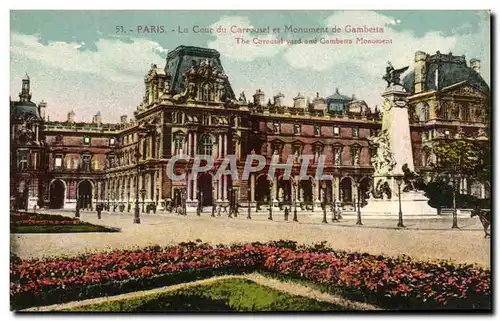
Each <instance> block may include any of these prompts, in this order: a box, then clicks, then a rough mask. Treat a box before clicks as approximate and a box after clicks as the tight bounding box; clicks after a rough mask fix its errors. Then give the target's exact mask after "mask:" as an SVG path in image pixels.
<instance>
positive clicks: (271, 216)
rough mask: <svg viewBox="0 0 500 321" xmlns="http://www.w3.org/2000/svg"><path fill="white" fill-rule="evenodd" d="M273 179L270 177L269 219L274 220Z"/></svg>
mask: <svg viewBox="0 0 500 321" xmlns="http://www.w3.org/2000/svg"><path fill="white" fill-rule="evenodd" d="M272 188H273V180H272V179H271V178H269V217H268V218H267V219H268V220H270V221H272V220H273V196H272Z"/></svg>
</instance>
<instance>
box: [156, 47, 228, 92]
mask: <svg viewBox="0 0 500 321" xmlns="http://www.w3.org/2000/svg"><path fill="white" fill-rule="evenodd" d="M202 61H208V62H210V63H211V64H212V65H213V66H214V67H215V68H216V69H217V71H219V72H221V73H224V68H223V67H222V63H221V61H220V54H219V52H218V51H217V50H214V49H208V48H201V47H192V46H179V47H177V48H176V49H174V50H173V51H171V52H169V53H168V55H167V62H166V65H165V72H166V73H167V74H169V75H171V77H172V83H171V85H170V88H171V89H172V90H173V91H174V92H176V93H181V92H183V91H184V89H185V88H184V86H185V79H184V74H185V73H186V71H187V70H188V69H189V68H191V66H193V65H200V63H201V62H202ZM225 89H226V92H227V93H228V96H229V97H228V98H230V99H236V97H235V95H234V92H233V89H232V88H231V85H230V83H229V80H227V79H226V80H225Z"/></svg>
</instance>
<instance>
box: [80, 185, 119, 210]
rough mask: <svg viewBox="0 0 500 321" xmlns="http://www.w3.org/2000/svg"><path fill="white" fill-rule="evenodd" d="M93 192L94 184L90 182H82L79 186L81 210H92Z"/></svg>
mask: <svg viewBox="0 0 500 321" xmlns="http://www.w3.org/2000/svg"><path fill="white" fill-rule="evenodd" d="M92 190H93V187H92V183H91V182H90V181H89V180H84V181H81V182H80V183H79V184H78V194H77V195H78V205H79V207H80V208H81V209H91V208H92V195H93V192H92ZM115 197H116V196H115Z"/></svg>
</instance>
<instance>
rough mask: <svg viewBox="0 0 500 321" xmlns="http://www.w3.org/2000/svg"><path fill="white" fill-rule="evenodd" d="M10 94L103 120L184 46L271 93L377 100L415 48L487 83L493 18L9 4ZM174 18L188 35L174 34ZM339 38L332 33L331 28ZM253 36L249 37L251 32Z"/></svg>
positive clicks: (128, 104)
mask: <svg viewBox="0 0 500 321" xmlns="http://www.w3.org/2000/svg"><path fill="white" fill-rule="evenodd" d="M10 23H11V35H10V36H11V39H10V40H11V45H10V53H11V62H10V66H11V80H10V85H11V89H10V94H11V96H12V98H13V99H16V98H17V95H18V93H19V91H20V85H21V79H22V77H23V75H24V74H25V73H28V74H29V75H30V77H31V80H32V92H33V101H35V102H39V101H40V100H45V101H46V102H47V103H48V110H47V113H48V114H49V115H50V119H51V120H64V119H65V118H66V114H67V112H68V111H70V110H74V111H75V113H76V118H77V120H79V121H90V120H91V119H92V115H93V114H95V113H96V112H97V111H101V113H102V116H103V120H104V121H105V122H117V121H118V120H119V116H120V115H122V114H128V115H132V112H133V111H134V110H135V108H136V106H137V105H138V103H139V102H140V100H141V98H142V96H143V91H144V83H143V77H144V75H145V73H146V72H147V71H148V68H149V66H150V65H151V63H156V64H158V65H161V66H163V65H164V64H165V57H166V55H167V53H168V51H169V50H173V49H175V47H177V46H179V45H192V46H201V47H209V48H214V49H217V50H219V51H220V52H221V59H222V64H223V66H224V69H225V71H226V73H227V74H228V76H229V79H230V82H231V84H232V86H233V89H234V91H235V93H236V94H238V93H239V92H241V91H245V94H246V96H247V97H251V96H252V94H253V93H254V92H255V90H256V89H259V88H260V89H262V90H264V92H265V93H266V99H267V98H271V97H272V96H273V95H275V94H277V93H278V92H282V93H284V94H285V96H286V98H285V101H286V102H288V103H291V102H292V98H293V97H294V96H296V95H297V93H298V92H300V93H301V94H304V95H306V96H308V97H314V96H315V95H316V92H319V93H320V95H322V96H328V95H330V94H332V93H334V92H335V88H339V90H340V92H341V93H343V94H345V95H349V96H350V95H352V94H355V95H356V97H357V98H359V99H364V100H366V101H367V103H368V104H369V105H370V106H371V107H374V106H375V105H377V104H380V100H381V98H380V93H381V92H382V90H383V88H384V86H385V85H384V82H383V81H382V80H381V75H382V74H383V73H384V70H385V66H386V63H387V61H391V62H392V63H393V64H394V65H395V66H396V67H399V66H403V65H410V66H411V65H412V64H413V57H414V53H415V51H417V50H423V51H426V52H428V53H435V52H436V51H437V50H439V51H441V52H444V53H448V52H450V51H451V52H453V53H454V54H456V55H465V56H466V58H467V60H470V59H471V58H479V59H481V64H482V71H481V73H482V75H483V78H484V79H485V80H486V82H487V83H488V84H489V83H490V55H489V53H490V16H489V12H485V11H158V10H155V11H11V17H10ZM145 25H163V26H165V29H166V30H167V33H166V34H138V33H137V32H134V33H133V34H130V35H127V34H125V35H123V34H120V35H117V34H116V27H117V26H123V27H124V29H125V30H130V29H134V30H137V26H145ZM194 25H198V26H202V27H210V26H212V27H217V26H219V25H223V26H227V27H228V28H229V26H231V25H238V26H241V27H249V26H255V27H260V26H267V25H270V26H271V27H281V28H283V26H284V25H293V26H295V27H325V26H332V25H337V26H339V27H340V28H344V27H345V26H346V25H352V26H363V25H366V26H368V27H383V28H384V32H383V33H378V34H376V33H372V34H363V35H348V34H346V33H343V34H341V35H338V36H337V37H338V38H354V39H355V37H356V36H363V37H365V38H369V39H378V38H383V39H392V44H390V45H342V46H339V45H337V46H334V45H321V44H317V45H289V46H277V45H263V46H258V45H239V46H237V45H236V43H235V39H234V37H235V35H230V34H194V33H193V32H192V27H193V26H194ZM177 26H181V27H186V28H188V29H189V31H190V32H189V33H187V34H178V33H171V32H169V31H170V30H171V29H173V28H175V29H177ZM260 37H261V38H265V39H272V38H284V39H293V38H299V37H302V38H303V39H306V38H308V39H310V38H322V37H325V35H322V34H293V35H292V34H286V33H281V34H270V35H262V36H260ZM326 37H327V38H335V35H327V36H326ZM252 38H253V37H249V39H250V40H251V39H252Z"/></svg>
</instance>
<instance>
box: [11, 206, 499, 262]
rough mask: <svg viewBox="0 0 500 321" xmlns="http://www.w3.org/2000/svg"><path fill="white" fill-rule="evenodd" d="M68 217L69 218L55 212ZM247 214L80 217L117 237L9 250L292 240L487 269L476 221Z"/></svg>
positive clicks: (23, 242) (28, 252) (23, 239)
mask: <svg viewBox="0 0 500 321" xmlns="http://www.w3.org/2000/svg"><path fill="white" fill-rule="evenodd" d="M60 214H65V215H68V216H71V215H72V213H68V212H66V213H64V212H63V213H60ZM245 217H246V215H240V216H239V217H238V218H235V219H228V218H227V217H215V218H211V217H209V215H208V214H203V215H202V216H200V217H198V216H196V215H188V216H177V215H142V217H141V224H133V217H132V215H131V214H130V213H123V214H119V213H116V214H103V218H102V220H98V219H97V217H96V214H95V213H89V212H82V215H81V218H82V219H83V220H85V221H88V222H90V223H94V224H100V225H107V226H114V227H119V228H121V229H122V231H121V232H119V233H73V234H12V235H11V250H12V251H13V252H15V253H16V254H17V255H19V256H20V257H22V258H40V257H44V256H60V255H75V254H77V253H81V252H89V251H102V250H109V249H124V248H130V247H144V246H148V245H156V244H158V245H161V246H165V245H173V244H178V243H179V242H186V241H195V240H197V239H200V240H202V241H203V242H209V243H226V244H227V243H233V242H250V241H260V242H266V241H270V240H280V239H283V240H294V241H297V242H298V243H301V244H312V243H318V242H322V241H327V243H328V245H330V246H332V247H334V248H337V249H341V250H346V251H359V252H368V253H371V254H382V255H390V256H395V255H400V254H407V255H410V256H412V257H414V258H418V259H449V260H453V261H456V262H460V263H477V264H480V265H483V266H489V265H490V239H485V238H484V233H483V231H482V229H481V225H480V223H479V220H477V219H470V218H468V219H466V218H460V219H459V226H460V227H461V229H453V230H452V229H451V228H450V227H451V217H450V218H444V219H442V220H439V221H429V220H426V221H422V222H420V221H409V220H407V221H405V224H406V225H407V226H408V228H407V229H395V228H394V226H395V225H396V223H397V222H396V221H391V220H384V221H380V222H377V221H368V220H367V221H365V222H364V225H363V226H356V225H355V220H351V219H344V220H343V221H342V222H340V223H329V224H322V223H321V219H317V218H309V220H308V219H306V218H305V217H299V220H300V222H299V223H296V222H291V221H288V222H284V221H283V217H282V216H280V215H279V214H276V216H275V220H274V221H268V220H267V215H266V214H264V213H259V214H258V215H254V216H253V219H252V220H247V219H246V218H245Z"/></svg>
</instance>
